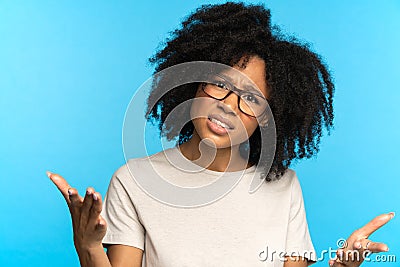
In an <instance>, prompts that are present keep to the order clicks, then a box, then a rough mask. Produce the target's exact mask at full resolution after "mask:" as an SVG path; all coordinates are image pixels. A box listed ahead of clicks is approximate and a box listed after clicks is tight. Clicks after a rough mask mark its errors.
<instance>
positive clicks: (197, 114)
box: [191, 56, 268, 148]
mask: <svg viewBox="0 0 400 267" xmlns="http://www.w3.org/2000/svg"><path fill="white" fill-rule="evenodd" d="M240 64H241V62H239V63H238V65H239V66H240ZM239 66H234V67H233V68H234V69H237V70H238V71H240V72H241V73H243V74H244V75H245V76H247V77H248V78H249V79H250V80H248V79H246V77H245V76H244V75H238V73H237V72H236V71H231V72H228V73H224V74H223V76H225V77H229V81H231V83H232V84H233V85H234V86H235V87H236V88H238V90H241V91H240V92H241V93H242V94H243V93H246V92H247V91H248V92H250V91H251V90H250V89H246V88H250V87H249V85H256V87H254V86H251V88H253V89H255V90H256V91H255V93H258V94H259V95H262V96H264V97H265V98H267V99H268V90H267V84H266V75H265V62H264V60H262V59H261V58H259V57H257V56H253V57H251V58H250V59H249V61H248V63H247V65H246V68H244V69H243V68H240V67H239ZM201 86H203V85H201ZM201 86H200V87H199V89H198V90H197V93H196V97H195V99H194V101H193V103H192V107H191V116H192V122H193V124H194V127H195V132H194V133H193V135H194V136H195V135H198V137H199V138H200V139H201V140H205V139H209V140H211V141H212V142H213V143H214V145H215V146H216V147H217V148H224V147H231V146H234V145H239V144H240V143H242V142H244V141H246V140H247V139H248V138H249V137H250V136H251V135H252V134H253V133H254V131H255V129H256V128H257V126H258V124H259V123H258V121H257V118H256V117H253V116H251V115H248V114H246V113H244V112H243V111H245V110H246V109H244V108H243V105H242V104H244V103H245V102H244V101H243V100H242V99H243V98H242V99H241V101H242V102H241V103H242V104H240V105H239V101H238V98H239V95H238V94H236V93H230V94H229V95H228V96H227V97H226V98H224V99H222V100H217V99H214V98H212V97H210V96H209V95H208V94H206V93H205V91H208V90H210V91H211V90H213V88H212V87H210V86H215V85H211V84H204V86H206V87H205V88H204V90H203V89H202V87H201ZM242 97H243V96H242ZM244 98H245V99H249V100H251V96H247V95H245V96H244ZM259 120H260V119H259Z"/></svg>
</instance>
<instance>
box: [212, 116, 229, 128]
mask: <svg viewBox="0 0 400 267" xmlns="http://www.w3.org/2000/svg"><path fill="white" fill-rule="evenodd" d="M211 122H213V123H215V124H217V125H219V126H221V127H223V128H226V129H230V127H229V126H228V125H226V124H225V123H223V122H221V121H219V120H217V119H214V118H211Z"/></svg>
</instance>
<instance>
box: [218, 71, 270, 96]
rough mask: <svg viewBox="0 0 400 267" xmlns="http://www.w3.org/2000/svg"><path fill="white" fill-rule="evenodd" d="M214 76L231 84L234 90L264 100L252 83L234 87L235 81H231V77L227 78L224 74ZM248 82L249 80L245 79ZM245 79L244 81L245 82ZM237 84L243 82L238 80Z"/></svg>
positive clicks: (258, 89)
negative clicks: (246, 92) (245, 92)
mask: <svg viewBox="0 0 400 267" xmlns="http://www.w3.org/2000/svg"><path fill="white" fill-rule="evenodd" d="M214 76H217V77H219V78H221V79H224V80H225V81H227V82H229V83H231V84H232V85H233V86H234V87H235V88H237V89H240V90H241V91H249V93H251V94H254V95H257V96H259V97H262V98H265V99H266V97H265V96H264V94H263V93H262V92H261V90H260V88H258V86H257V85H256V84H255V83H254V82H253V83H249V82H246V83H245V84H243V85H241V86H240V87H238V86H236V84H235V83H236V81H233V79H234V78H233V77H231V76H227V75H224V74H214ZM247 79H249V80H250V78H247ZM247 79H246V80H247ZM239 82H243V80H239ZM243 89H247V90H243Z"/></svg>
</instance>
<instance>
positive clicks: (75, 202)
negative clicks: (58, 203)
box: [67, 188, 83, 211]
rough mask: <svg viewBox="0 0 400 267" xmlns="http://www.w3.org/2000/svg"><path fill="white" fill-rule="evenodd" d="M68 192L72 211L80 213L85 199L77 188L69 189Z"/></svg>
mask: <svg viewBox="0 0 400 267" xmlns="http://www.w3.org/2000/svg"><path fill="white" fill-rule="evenodd" d="M67 192H68V196H69V201H70V205H69V207H70V209H72V210H74V211H80V209H81V207H82V204H83V198H82V197H81V196H80V195H79V194H78V190H76V189H75V188H69V189H68V190H67Z"/></svg>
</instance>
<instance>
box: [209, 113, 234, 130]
mask: <svg viewBox="0 0 400 267" xmlns="http://www.w3.org/2000/svg"><path fill="white" fill-rule="evenodd" d="M208 120H209V121H211V122H212V123H214V124H216V125H217V126H219V127H222V128H224V129H226V130H233V129H234V128H235V127H234V126H233V123H232V122H231V121H230V120H228V119H226V118H224V117H222V116H221V115H218V114H211V115H210V116H208Z"/></svg>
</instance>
